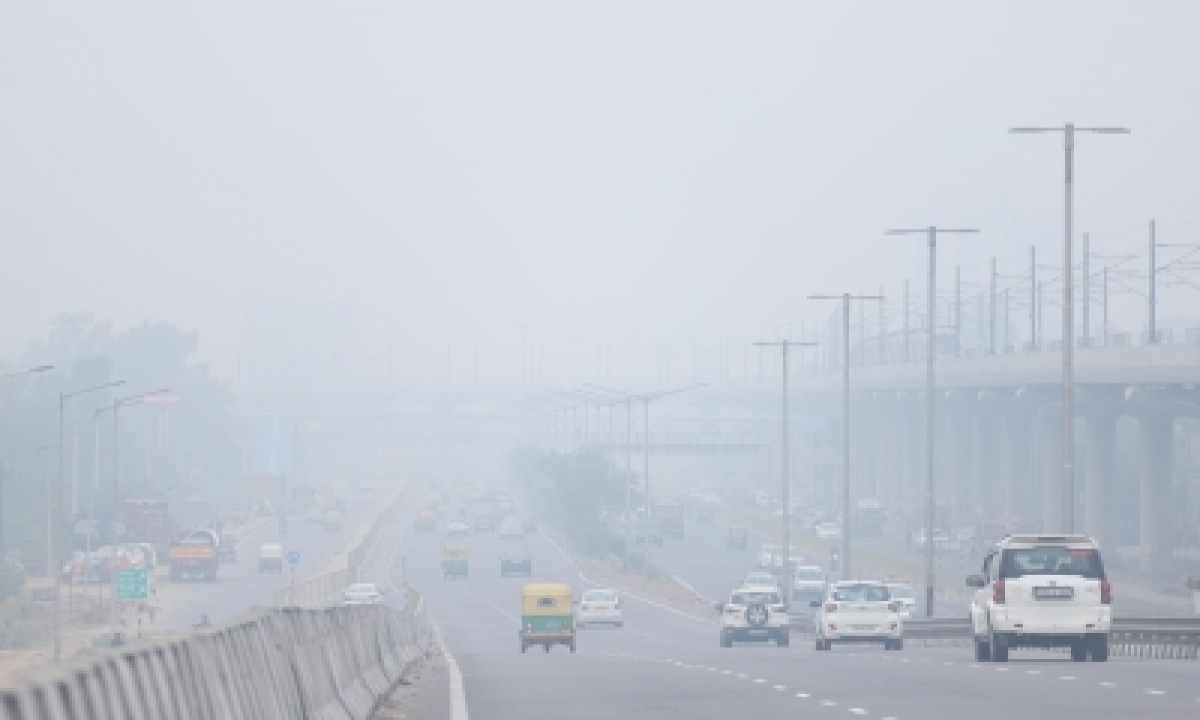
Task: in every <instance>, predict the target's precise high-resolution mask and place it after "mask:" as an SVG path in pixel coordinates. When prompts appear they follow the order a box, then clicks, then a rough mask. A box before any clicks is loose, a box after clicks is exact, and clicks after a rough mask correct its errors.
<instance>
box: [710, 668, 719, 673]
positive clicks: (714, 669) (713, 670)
mask: <svg viewBox="0 0 1200 720" xmlns="http://www.w3.org/2000/svg"><path fill="white" fill-rule="evenodd" d="M708 671H709V672H716V671H717V669H716V668H709V669H708Z"/></svg>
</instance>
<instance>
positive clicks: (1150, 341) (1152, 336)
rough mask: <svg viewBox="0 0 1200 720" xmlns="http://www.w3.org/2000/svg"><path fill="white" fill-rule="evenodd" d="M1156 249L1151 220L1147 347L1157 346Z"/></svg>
mask: <svg viewBox="0 0 1200 720" xmlns="http://www.w3.org/2000/svg"><path fill="white" fill-rule="evenodd" d="M1156 247H1157V244H1156V243H1155V242H1154V221H1153V220H1151V221H1150V267H1149V268H1148V270H1149V278H1150V294H1149V298H1150V300H1149V304H1148V305H1149V307H1148V310H1149V312H1150V317H1149V334H1148V335H1147V336H1146V344H1147V345H1157V344H1158V317H1157V314H1158V297H1157V290H1158V282H1157V278H1156V277H1155V275H1156V274H1157V272H1158V267H1157V261H1156V259H1155V257H1154V249H1155V248H1156Z"/></svg>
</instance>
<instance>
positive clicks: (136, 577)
mask: <svg viewBox="0 0 1200 720" xmlns="http://www.w3.org/2000/svg"><path fill="white" fill-rule="evenodd" d="M114 586H115V588H116V598H117V599H118V600H145V599H146V588H147V583H146V571H145V570H118V571H117V579H116V581H115V582H114Z"/></svg>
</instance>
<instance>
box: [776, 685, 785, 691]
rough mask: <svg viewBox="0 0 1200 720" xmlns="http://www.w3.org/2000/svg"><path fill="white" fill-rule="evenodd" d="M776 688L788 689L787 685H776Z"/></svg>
mask: <svg viewBox="0 0 1200 720" xmlns="http://www.w3.org/2000/svg"><path fill="white" fill-rule="evenodd" d="M775 689H776V690H780V691H786V690H787V685H776V686H775Z"/></svg>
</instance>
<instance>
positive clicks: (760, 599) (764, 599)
mask: <svg viewBox="0 0 1200 720" xmlns="http://www.w3.org/2000/svg"><path fill="white" fill-rule="evenodd" d="M733 604H734V605H778V604H779V595H778V594H777V593H734V595H733Z"/></svg>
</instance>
